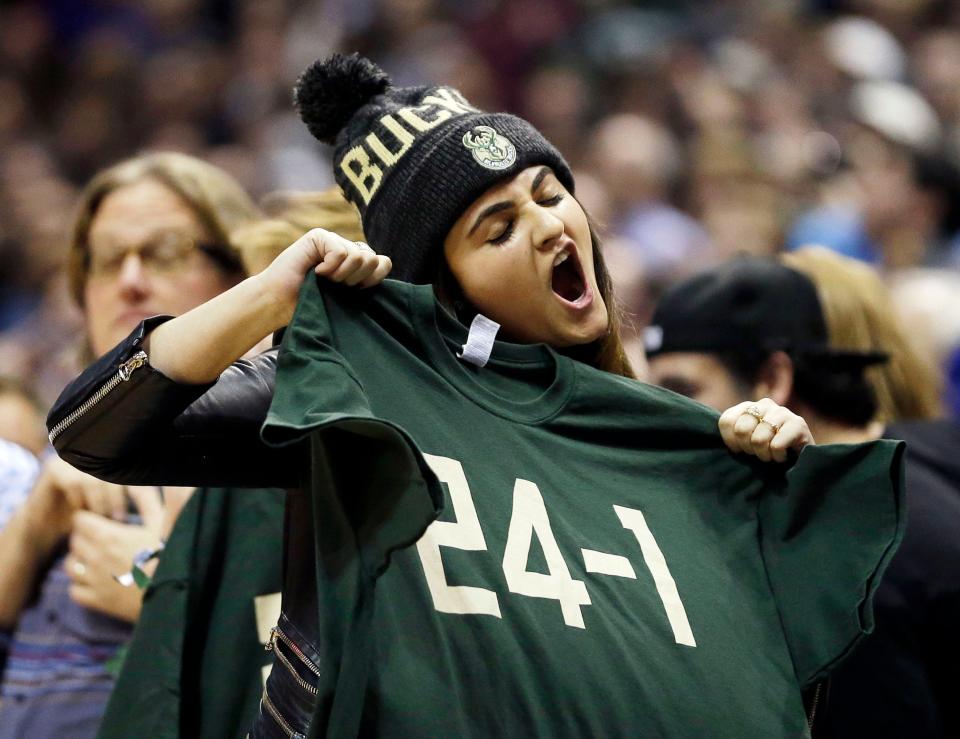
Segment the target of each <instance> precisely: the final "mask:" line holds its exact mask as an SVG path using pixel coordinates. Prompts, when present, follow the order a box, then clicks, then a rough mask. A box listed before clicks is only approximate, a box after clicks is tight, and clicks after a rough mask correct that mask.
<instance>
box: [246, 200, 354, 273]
mask: <svg viewBox="0 0 960 739" xmlns="http://www.w3.org/2000/svg"><path fill="white" fill-rule="evenodd" d="M261 206H262V208H263V211H264V212H265V213H266V214H267V215H268V216H270V217H269V218H266V219H262V220H259V221H256V222H255V223H250V224H247V225H244V226H241V227H240V228H238V229H236V230H234V231H233V232H232V233H231V234H230V243H231V245H232V246H233V248H234V249H236V250H237V251H238V252H239V253H240V258H241V260H242V261H243V266H244V268H245V269H246V270H247V273H248V274H256V273H257V272H260V271H261V270H263V269H264V268H265V267H266V266H267V265H268V264H270V262H272V261H273V259H274V258H275V257H276V256H277V255H278V254H279V253H280V252H281V251H283V250H284V249H285V248H286V247H287V246H289V245H290V244H292V243H293V242H294V241H296V240H297V239H298V238H300V237H301V236H303V234H305V233H306V232H307V231H309V230H310V229H311V228H324V229H326V230H327V231H334V232H335V233H338V234H340V235H341V236H343V237H344V238H346V239H350V240H351V241H363V238H364V237H363V227H362V226H361V224H360V213H359V212H358V211H357V209H356V207H355V206H354V205H353V204H352V203H350V202H349V201H347V199H346V198H344V197H343V193H342V192H341V191H340V188H338V187H332V188H330V189H328V190H322V191H319V192H288V191H282V192H275V193H270V194H269V195H266V196H265V197H264V199H263V201H262V202H261Z"/></svg>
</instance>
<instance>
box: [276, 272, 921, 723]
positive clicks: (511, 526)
mask: <svg viewBox="0 0 960 739" xmlns="http://www.w3.org/2000/svg"><path fill="white" fill-rule="evenodd" d="M465 340H466V329H465V328H464V327H463V326H461V325H460V324H459V323H458V322H457V321H455V320H454V319H453V318H452V317H451V316H450V315H449V314H448V313H446V311H444V310H443V309H442V308H439V307H438V306H437V304H436V303H435V301H434V298H433V293H432V290H431V288H430V287H428V286H410V285H405V284H401V283H395V282H390V281H388V282H387V283H385V284H384V285H382V286H380V287H379V288H377V289H374V290H369V291H358V290H345V289H342V288H339V287H336V286H329V285H327V284H324V286H323V289H322V290H320V289H318V286H317V281H316V280H315V279H308V280H307V281H306V282H305V284H304V287H303V290H302V292H301V295H300V301H299V304H298V307H297V311H296V314H295V317H294V320H293V322H292V325H291V326H290V328H289V330H288V331H287V334H286V336H285V339H284V345H283V349H282V351H281V354H280V359H279V370H278V380H277V388H276V392H275V396H274V401H273V405H272V407H271V410H270V413H269V415H268V418H267V422H266V424H265V426H264V429H263V436H264V439H265V440H266V441H267V442H268V443H271V444H282V443H288V442H291V441H293V440H295V439H300V438H303V437H304V436H307V437H308V438H309V442H310V445H311V450H312V462H311V468H310V470H309V471H307V472H305V474H306V475H308V476H309V481H310V485H311V486H312V498H313V504H314V525H315V527H316V530H317V541H318V548H317V563H318V589H319V594H320V595H319V599H320V614H319V626H320V633H321V642H320V646H321V650H322V654H323V665H322V666H321V667H322V676H321V685H320V703H319V706H318V710H317V713H316V715H315V718H314V722H313V725H312V727H311V735H313V736H319V735H328V736H345V735H351V734H355V733H356V732H357V731H360V732H361V733H363V734H364V735H367V734H368V733H370V734H376V735H380V736H397V737H407V736H435V737H451V736H458V737H459V736H476V737H489V736H549V737H561V736H570V737H582V736H669V737H674V736H685V737H690V736H711V737H714V736H731V737H733V736H735V737H743V736H778V737H779V736H805V735H807V733H808V729H807V726H806V720H805V715H804V711H803V706H802V704H801V697H800V690H801V688H803V687H806V686H809V685H811V684H812V683H813V682H814V681H816V680H817V679H818V678H820V677H821V676H823V675H824V674H825V673H826V672H827V671H828V670H829V669H830V668H831V667H832V666H833V665H834V664H836V663H837V661H838V660H840V659H841V658H842V657H843V656H844V655H845V654H846V653H847V652H848V651H849V650H850V649H851V648H852V647H853V645H854V644H855V643H856V641H857V640H858V639H859V638H860V637H861V635H862V634H864V633H865V632H867V631H868V630H869V629H870V628H871V614H870V596H871V595H872V593H873V590H874V588H875V587H876V585H877V581H878V579H879V575H880V573H881V572H882V570H883V568H884V566H885V565H886V563H887V561H888V560H889V558H890V557H891V555H892V553H893V551H894V549H895V547H896V544H897V542H898V541H899V537H900V534H901V530H902V527H903V515H902V499H901V498H902V482H901V480H902V477H901V475H902V469H901V457H902V449H901V447H900V446H898V445H896V444H895V443H892V442H885V441H879V442H874V443H871V444H865V445H861V446H824V447H816V448H808V449H806V450H804V452H803V453H802V454H801V455H800V457H799V460H798V461H797V462H796V464H794V465H793V466H792V467H790V468H788V467H787V466H782V465H774V464H767V465H765V464H761V463H759V462H757V461H756V460H755V459H752V458H747V457H745V456H736V455H733V454H731V453H729V452H728V450H727V449H726V448H725V447H724V446H723V444H722V441H721V438H720V435H719V432H718V431H717V425H716V424H717V416H716V414H715V413H713V412H712V411H709V410H707V409H705V408H704V407H702V406H700V405H698V404H696V403H693V402H691V401H689V400H687V399H685V398H681V397H680V396H677V395H674V394H672V393H670V392H667V391H664V390H662V389H659V388H656V387H652V386H649V385H645V384H643V383H640V382H637V381H633V380H627V379H624V378H619V377H615V376H612V375H609V374H607V373H603V372H600V371H598V370H595V369H593V368H591V367H588V366H586V365H584V364H583V363H580V362H577V361H574V360H572V359H570V358H567V357H564V356H561V355H559V354H557V353H556V352H554V351H553V350H551V349H549V348H548V347H546V346H543V345H513V344H507V343H502V342H497V343H496V345H495V347H494V350H493V355H492V359H491V361H490V363H489V364H488V365H487V366H486V367H485V368H483V369H478V368H476V367H473V366H471V365H467V364H465V363H463V362H462V361H460V360H458V359H457V358H456V352H457V350H458V349H459V348H460V346H461V345H462V344H463V343H464V342H465ZM438 481H439V483H440V484H439V485H438ZM438 514H439V518H437V520H436V522H433V523H431V521H432V520H433V519H434V517H435V516H437V515H438ZM424 531H426V533H423V532H424ZM421 534H422V536H421Z"/></svg>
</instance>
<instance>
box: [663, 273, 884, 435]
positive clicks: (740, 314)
mask: <svg viewBox="0 0 960 739" xmlns="http://www.w3.org/2000/svg"><path fill="white" fill-rule="evenodd" d="M644 345H645V348H646V351H647V357H648V359H649V363H650V381H651V382H653V383H655V384H657V385H661V386H663V387H666V388H668V389H670V390H674V391H676V392H678V393H680V394H682V395H686V396H688V397H690V398H693V399H694V400H698V401H700V402H701V403H704V404H705V405H709V406H711V407H713V408H715V409H717V410H721V411H722V410H723V409H725V408H729V407H730V406H733V405H735V404H737V403H739V402H741V401H743V400H745V399H747V398H761V397H768V398H771V399H772V400H773V401H774V402H776V403H778V404H780V405H785V406H787V407H789V408H790V409H791V410H792V411H794V412H795V413H798V414H800V415H802V416H803V418H804V419H806V421H807V423H808V425H809V426H810V430H811V432H812V433H813V435H814V438H816V439H817V440H818V441H819V442H820V443H827V444H829V443H855V442H862V441H869V440H871V439H876V438H879V437H880V435H881V433H882V431H883V426H882V425H881V424H879V423H875V422H874V421H873V417H874V415H875V414H876V408H877V402H876V398H875V397H874V393H873V390H872V388H871V386H870V383H869V381H868V380H867V377H866V375H865V373H864V370H865V369H866V368H867V367H869V366H871V365H874V364H877V363H879V362H883V361H884V360H885V358H886V357H885V355H884V354H881V353H876V352H852V351H839V350H835V349H832V348H831V347H830V345H829V341H828V338H827V326H826V322H825V320H824V315H823V310H822V308H821V306H820V301H819V299H818V297H817V290H816V287H815V286H814V284H813V283H812V282H811V281H810V279H809V278H807V277H806V276H805V275H802V274H801V273H800V272H797V271H795V270H793V269H790V268H789V267H786V266H784V265H782V264H779V263H778V262H776V261H774V260H772V259H763V258H747V257H743V258H738V259H735V260H733V261H731V262H728V263H727V264H725V265H723V266H721V267H719V268H717V269H715V270H712V271H710V272H705V273H703V274H701V275H698V276H695V277H693V278H691V279H689V280H686V281H684V282H682V283H680V284H678V285H676V286H675V287H674V288H672V289H671V290H669V291H668V292H667V293H666V294H665V295H664V296H663V298H662V299H661V300H660V303H659V304H658V306H657V309H656V311H655V312H654V315H653V320H652V322H651V325H650V326H649V327H648V328H647V329H646V331H645V334H644Z"/></svg>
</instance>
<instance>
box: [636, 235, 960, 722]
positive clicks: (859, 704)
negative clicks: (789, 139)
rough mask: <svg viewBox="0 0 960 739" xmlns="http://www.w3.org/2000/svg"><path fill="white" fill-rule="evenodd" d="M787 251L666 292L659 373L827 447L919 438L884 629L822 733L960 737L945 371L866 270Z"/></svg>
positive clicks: (832, 701) (843, 670)
mask: <svg viewBox="0 0 960 739" xmlns="http://www.w3.org/2000/svg"><path fill="white" fill-rule="evenodd" d="M784 261H785V262H786V264H787V265H789V266H783V265H780V264H777V263H776V262H774V261H772V260H764V261H755V260H735V261H733V262H730V263H728V264H726V265H724V266H722V267H720V268H718V269H717V270H714V271H712V272H708V273H705V274H703V275H701V276H698V277H695V278H692V279H691V280H688V281H686V282H684V283H681V284H679V285H677V286H676V287H675V288H674V289H673V290H671V291H670V292H668V293H667V294H666V295H665V296H664V298H663V300H662V301H661V303H660V305H659V306H658V308H657V311H656V313H655V316H654V324H655V326H656V327H657V328H655V329H654V330H652V331H650V332H648V343H647V347H648V353H649V362H650V371H651V376H652V378H653V380H654V381H655V382H657V383H658V384H662V385H664V386H666V387H669V388H672V389H674V390H677V391H679V392H682V393H684V394H686V395H689V396H690V397H693V398H695V399H698V400H701V401H702V402H705V403H707V404H708V405H711V406H713V407H718V408H723V407H726V406H725V404H727V403H729V402H730V401H735V400H737V399H743V398H748V397H757V396H758V395H769V396H770V397H772V398H773V399H774V400H777V402H782V403H785V404H786V405H787V406H788V407H790V408H791V409H792V410H794V412H798V411H800V410H803V411H804V417H805V418H807V421H808V423H809V424H810V427H811V429H812V430H813V431H814V433H816V434H817V438H818V439H822V440H823V441H824V442H826V443H832V442H844V443H846V442H857V441H865V440H868V439H874V438H879V437H881V436H883V437H887V438H897V439H905V440H906V441H907V442H908V451H907V518H908V525H907V531H906V535H905V537H904V540H903V542H902V544H901V546H900V549H899V550H898V551H897V553H896V555H895V556H894V557H893V560H892V562H891V564H890V567H889V569H888V570H887V573H886V574H885V576H884V580H883V582H882V583H881V585H880V587H879V589H878V590H877V593H876V596H875V598H874V611H875V621H876V630H875V633H874V634H873V636H871V637H870V638H869V639H867V640H865V641H864V643H863V644H862V645H861V646H860V647H859V648H858V649H857V651H856V652H854V653H853V654H852V655H851V656H850V657H849V658H848V659H847V661H846V662H844V664H843V665H841V666H840V667H839V668H838V669H837V671H835V672H834V673H833V674H832V675H831V678H830V687H829V691H828V693H829V701H828V702H826V704H825V709H826V710H820V711H819V716H820V717H819V720H818V721H817V722H816V724H815V732H814V735H815V736H818V737H834V736H835V737H850V736H870V737H903V736H911V737H949V736H956V735H957V733H958V732H960V712H958V711H957V709H956V702H955V701H954V700H953V690H954V686H955V685H956V680H957V668H956V665H957V664H958V663H960V639H957V637H956V635H955V633H954V632H955V624H956V622H957V620H958V618H960V543H958V540H957V537H956V531H957V530H958V528H960V495H958V493H960V465H958V462H957V456H956V449H957V448H958V445H960V428H958V427H957V425H956V424H955V423H954V422H951V421H945V420H933V419H935V418H936V417H937V416H938V415H940V413H941V411H942V406H941V398H940V397H939V394H938V390H939V389H940V388H942V386H943V381H942V377H941V376H940V374H939V372H938V370H937V369H936V367H935V366H934V365H932V364H930V363H928V362H927V361H925V360H924V359H923V358H921V357H920V356H918V355H917V354H916V350H915V349H914V348H913V345H912V343H911V342H910V340H909V338H908V335H907V333H906V331H905V330H904V329H903V327H902V326H901V325H900V324H899V323H898V321H897V319H896V317H895V315H894V313H893V310H892V305H891V302H890V299H889V296H888V295H887V294H886V292H885V290H884V288H883V285H882V283H881V282H880V280H879V278H878V277H877V276H876V275H875V274H874V273H873V272H872V271H871V270H870V268H868V267H867V266H865V265H862V264H859V263H857V262H855V261H853V260H850V259H847V258H844V257H840V256H838V255H836V254H833V253H830V252H827V251H826V250H822V249H802V250H800V251H798V252H796V253H794V254H791V255H788V256H786V257H785V259H784ZM784 305H790V306H791V308H792V310H791V311H790V314H789V315H787V314H786V312H784V311H782V307H783V306H784ZM718 321H719V322H724V321H730V322H731V324H730V325H733V326H738V325H739V326H741V327H742V328H743V330H742V331H737V330H733V331H726V332H724V331H718V330H717V325H718ZM748 326H749V327H751V328H752V330H748V329H747V327H748ZM881 352H883V354H881ZM884 356H886V361H880V360H881V359H882V358H883V357H884ZM851 527H855V522H851ZM852 530H853V529H852ZM867 576H869V573H865V577H867Z"/></svg>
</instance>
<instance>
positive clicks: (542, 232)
mask: <svg viewBox="0 0 960 739" xmlns="http://www.w3.org/2000/svg"><path fill="white" fill-rule="evenodd" d="M537 211H538V212H537V223H536V225H535V226H534V243H535V244H536V246H537V248H538V249H551V248H553V247H554V246H555V245H556V243H557V239H559V238H560V237H561V236H563V220H562V219H561V218H560V217H559V216H557V215H556V213H553V212H552V211H550V210H549V209H547V208H544V207H542V206H537Z"/></svg>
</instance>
